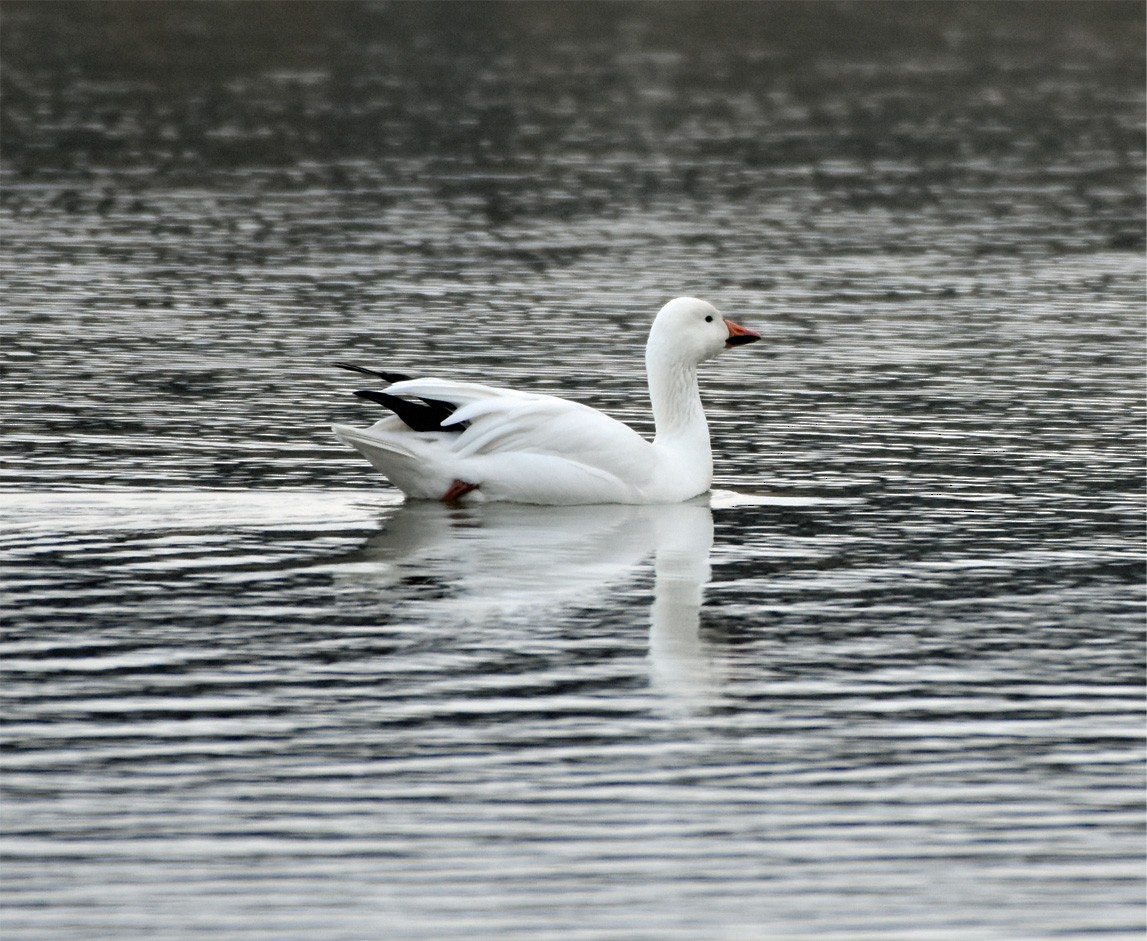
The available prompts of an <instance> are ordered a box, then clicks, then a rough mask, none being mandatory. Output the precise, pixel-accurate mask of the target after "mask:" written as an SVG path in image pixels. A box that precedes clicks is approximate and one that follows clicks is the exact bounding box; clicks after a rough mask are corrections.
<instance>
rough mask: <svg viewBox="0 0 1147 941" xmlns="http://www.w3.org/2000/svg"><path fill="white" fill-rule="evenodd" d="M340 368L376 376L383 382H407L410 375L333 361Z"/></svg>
mask: <svg viewBox="0 0 1147 941" xmlns="http://www.w3.org/2000/svg"><path fill="white" fill-rule="evenodd" d="M331 365H332V366H335V367H337V368H338V369H349V370H350V371H351V372H357V373H362V375H364V376H374V377H375V378H376V379H381V380H382V381H383V382H406V380H408V379H409V378H410V377H409V376H407V375H405V374H404V373H400V372H381V371H380V370H377V369H367V368H366V367H365V366H356V365H354V363H331Z"/></svg>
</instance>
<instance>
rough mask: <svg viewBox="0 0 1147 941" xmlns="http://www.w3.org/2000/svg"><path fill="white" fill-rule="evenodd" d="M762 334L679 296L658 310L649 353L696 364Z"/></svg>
mask: <svg viewBox="0 0 1147 941" xmlns="http://www.w3.org/2000/svg"><path fill="white" fill-rule="evenodd" d="M760 338H761V335H760V334H759V333H755V332H754V331H752V330H748V329H746V328H745V327H742V326H741V325H740V324H736V323H733V321H731V320H727V319H726V318H724V317H722V316H721V314H720V312H719V311H718V310H717V308H716V307H714V306H713V305H712V304H708V303H706V302H705V301H699V300H697V298H695V297H678V298H674V299H673V300H671V301H670V302H669V303H668V304H666V305H665V306H664V307H662V308H661V310H660V311H658V313H657V316H656V318H654V320H653V327H652V329H651V330H650V331H649V346H648V351H649V353H650V354H652V355H655V356H656V357H657V358H659V359H670V360H675V361H677V362H682V363H690V364H697V363H703V362H705V360H707V359H712V358H713V357H714V356H716V355H717V354H718V353H720V352H721V351H722V350H726V349H728V348H729V347H732V346H741V345H743V344H745V343H753V342H754V341H756V340H759V339H760Z"/></svg>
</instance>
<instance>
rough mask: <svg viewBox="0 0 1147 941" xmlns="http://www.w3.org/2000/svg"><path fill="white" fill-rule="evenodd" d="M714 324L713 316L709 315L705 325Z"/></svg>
mask: <svg viewBox="0 0 1147 941" xmlns="http://www.w3.org/2000/svg"><path fill="white" fill-rule="evenodd" d="M712 322H713V315H712V314H708V315H707V316H706V317H705V323H712Z"/></svg>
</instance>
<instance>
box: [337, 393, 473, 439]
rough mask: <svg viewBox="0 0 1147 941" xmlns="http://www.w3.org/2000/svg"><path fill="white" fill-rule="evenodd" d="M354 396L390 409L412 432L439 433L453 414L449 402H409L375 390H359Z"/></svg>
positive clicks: (452, 407) (452, 408)
mask: <svg viewBox="0 0 1147 941" xmlns="http://www.w3.org/2000/svg"><path fill="white" fill-rule="evenodd" d="M355 395H357V396H358V397H359V398H360V399H366V400H367V401H368V402H377V403H378V404H379V405H381V406H382V407H383V408H388V409H390V410H391V411H392V412H394V414H395V415H397V416H398V417H399V418H400V419H402V421H403V422H404V423H405V424H406V425H407V426H409V427H410V429H411V430H412V431H441V430H442V423H443V422H444V421H445V420H446V419H447V418H449V417H450V416H451V415H452V414H453V413H454V406H453V405H451V404H450V403H449V402H437V401H434V400H433V399H432V400H430V401H427V400H425V399H423V400H422V401H420V402H411V401H409V400H407V399H400V398H399V397H398V396H397V395H390V394H389V393H387V392H378V391H376V390H375V389H359V390H358V391H356V392H355Z"/></svg>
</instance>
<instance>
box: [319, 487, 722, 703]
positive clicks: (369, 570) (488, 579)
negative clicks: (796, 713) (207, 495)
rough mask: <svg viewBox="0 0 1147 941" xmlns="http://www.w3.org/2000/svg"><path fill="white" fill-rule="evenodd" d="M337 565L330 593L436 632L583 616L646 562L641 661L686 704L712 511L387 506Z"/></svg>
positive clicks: (688, 506)
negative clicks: (381, 602) (424, 623)
mask: <svg viewBox="0 0 1147 941" xmlns="http://www.w3.org/2000/svg"><path fill="white" fill-rule="evenodd" d="M384 526H385V528H384V529H383V530H382V531H381V532H379V533H378V534H377V535H376V536H374V537H373V538H372V539H370V541H369V542H367V543H366V544H365V545H364V546H363V547H362V549H361V550H360V551H359V552H357V553H355V555H354V557H353V558H351V559H348V560H346V561H345V562H344V564H343V565H341V566H340V567H339V568H340V570H341V577H340V579H339V584H340V587H342V588H343V589H344V590H348V591H353V590H363V591H369V592H371V593H372V594H374V595H377V593H378V592H379V590H380V589H382V590H385V591H386V592H387V593H389V594H391V595H392V596H393V602H394V603H395V604H396V605H402V606H404V607H407V608H409V611H408V613H415V612H417V614H418V615H419V616H420V617H422V618H425V619H426V620H428V621H429V620H432V621H433V622H434V623H436V624H438V625H441V626H443V627H449V626H450V625H452V624H455V625H457V624H463V623H466V624H474V623H475V622H482V621H486V622H496V623H507V622H514V621H522V620H529V621H535V620H536V619H537V618H539V617H540V616H546V617H554V616H560V614H561V612H562V611H563V610H564V609H569V608H574V609H577V610H580V611H584V610H585V608H586V607H587V606H589V605H593V604H595V603H601V602H602V601H603V598H604V596H605V595H606V593H607V592H608V590H609V589H610V588H616V587H617V586H619V585H623V584H625V583H626V582H627V581H630V580H632V579H633V578H634V576H635V575H636V574H638V573H639V572H640V571H641V567H642V563H644V562H645V561H646V560H648V559H649V558H650V557H651V556H654V557H655V571H656V587H655V590H654V596H655V600H654V604H653V608H652V619H653V623H652V627H651V633H650V655H651V658H652V663H653V673H654V677H655V679H656V680H657V681H658V683H659V685H662V686H665V687H668V688H670V689H671V690H673V689H675V688H676V687H678V686H681V685H682V684H684V685H685V686H686V687H688V689H689V691H690V695H691V696H692V690H693V687H695V686H696V676H697V668H696V667H695V666H694V665H693V664H692V663H687V662H680V663H679V662H677V661H679V660H681V659H682V658H685V659H687V660H696V659H697V658H698V657H699V654H700V642H699V640H698V639H697V627H698V622H699V615H698V610H699V607H700V604H701V596H702V587H703V585H704V584H705V582H706V581H707V580H708V578H709V550H710V548H711V547H712V544H713V514H712V511H711V510H710V509H709V506H708V503H707V502H706V501H704V500H701V501H692V502H690V503H680V504H671V505H666V506H657V505H650V506H568V507H540V506H529V505H526V504H513V503H491V504H477V505H474V506H470V507H447V506H443V505H442V504H440V503H432V502H429V501H416V502H408V503H405V504H403V505H401V506H399V507H396V508H395V510H394V511H393V513H392V514H391V515H390V516H389V517H388V518H387V519H386V520H385V521H384Z"/></svg>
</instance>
